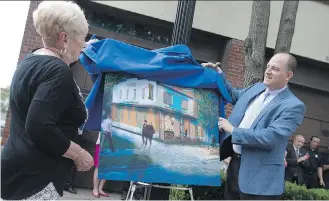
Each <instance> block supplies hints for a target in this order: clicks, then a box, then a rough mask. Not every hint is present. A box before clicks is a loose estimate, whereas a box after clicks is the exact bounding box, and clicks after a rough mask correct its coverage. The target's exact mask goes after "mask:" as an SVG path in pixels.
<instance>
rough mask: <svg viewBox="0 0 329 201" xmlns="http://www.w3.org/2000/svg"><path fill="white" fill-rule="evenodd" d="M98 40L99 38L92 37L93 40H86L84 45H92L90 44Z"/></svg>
mask: <svg viewBox="0 0 329 201" xmlns="http://www.w3.org/2000/svg"><path fill="white" fill-rule="evenodd" d="M97 41H98V39H91V40H89V41H88V42H85V45H84V47H87V46H88V45H90V44H92V43H95V42H97Z"/></svg>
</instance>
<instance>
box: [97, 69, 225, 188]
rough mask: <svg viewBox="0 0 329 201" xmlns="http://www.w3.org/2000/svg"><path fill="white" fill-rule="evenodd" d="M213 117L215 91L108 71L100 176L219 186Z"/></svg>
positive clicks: (216, 101)
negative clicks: (178, 85)
mask: <svg viewBox="0 0 329 201" xmlns="http://www.w3.org/2000/svg"><path fill="white" fill-rule="evenodd" d="M218 117H219V94H218V92H216V91H213V90H205V89H189V88H180V87H176V86H172V85H167V84H163V83H158V82H154V81H150V80H146V79H140V78H137V77H133V76H130V75H127V74H117V73H107V74H106V75H105V82H104V96H103V111H102V124H101V146H100V147H101V153H100V165H99V177H100V178H104V179H107V180H121V181H141V182H148V183H169V184H188V185H204V186H220V160H219V147H218V146H219V143H218V142H219V140H218V139H219V136H218V133H219V132H218V127H217V122H218Z"/></svg>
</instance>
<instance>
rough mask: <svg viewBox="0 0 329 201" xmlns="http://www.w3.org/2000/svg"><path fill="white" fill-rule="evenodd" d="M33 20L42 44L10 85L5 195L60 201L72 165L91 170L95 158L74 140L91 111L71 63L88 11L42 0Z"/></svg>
mask: <svg viewBox="0 0 329 201" xmlns="http://www.w3.org/2000/svg"><path fill="white" fill-rule="evenodd" d="M33 23H34V26H35V28H36V30H37V32H38V33H39V34H40V35H41V37H42V42H43V47H42V48H40V49H37V50H35V51H33V52H32V53H29V54H27V55H26V56H25V58H24V59H23V60H22V61H21V63H20V65H19V67H18V68H17V69H16V72H15V74H14V76H13V80H12V83H11V89H10V100H9V104H10V110H11V128H10V136H9V139H8V142H7V144H6V145H5V147H4V149H3V151H2V153H1V174H2V175H1V198H2V199H8V200H15V199H27V200H57V199H59V198H60V196H63V189H64V184H65V180H66V178H68V176H69V172H70V169H71V167H72V165H73V163H75V165H76V167H77V170H79V171H88V170H89V169H90V168H91V167H92V165H93V162H94V161H93V158H92V156H91V155H90V154H89V153H88V152H87V151H86V150H84V149H82V148H81V147H80V146H79V145H78V144H76V143H75V142H74V139H76V136H77V135H78V128H79V127H80V126H81V125H82V124H83V123H84V122H85V120H86V118H87V112H86V108H85V105H84V103H83V101H82V99H81V96H80V94H81V93H80V91H79V88H78V87H77V86H76V83H75V81H74V79H73V76H72V71H71V69H70V67H69V64H70V63H73V62H75V61H77V60H78V58H79V55H80V52H81V51H82V48H83V47H84V46H85V37H86V35H87V33H88V23H87V20H86V18H85V15H84V13H83V11H82V10H81V8H80V7H79V6H78V5H77V4H75V3H73V2H67V1H43V2H41V3H40V4H39V6H38V8H37V9H36V10H35V11H34V12H33Z"/></svg>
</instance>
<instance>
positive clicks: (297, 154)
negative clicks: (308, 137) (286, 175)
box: [295, 149, 299, 159]
mask: <svg viewBox="0 0 329 201" xmlns="http://www.w3.org/2000/svg"><path fill="white" fill-rule="evenodd" d="M295 152H296V157H297V159H298V156H299V149H296V150H295Z"/></svg>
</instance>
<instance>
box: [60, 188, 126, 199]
mask: <svg viewBox="0 0 329 201" xmlns="http://www.w3.org/2000/svg"><path fill="white" fill-rule="evenodd" d="M77 191H78V194H77V195H75V194H71V193H69V192H67V191H64V196H63V197H62V199H61V200H121V195H120V194H117V193H111V194H109V195H110V197H100V198H95V197H94V196H93V195H92V194H91V189H81V188H79V189H77Z"/></svg>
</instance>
